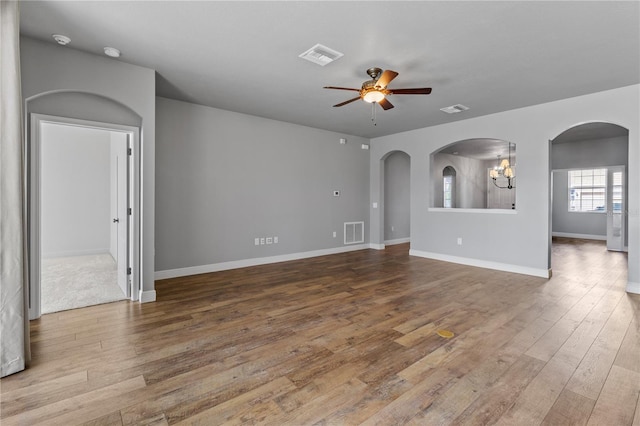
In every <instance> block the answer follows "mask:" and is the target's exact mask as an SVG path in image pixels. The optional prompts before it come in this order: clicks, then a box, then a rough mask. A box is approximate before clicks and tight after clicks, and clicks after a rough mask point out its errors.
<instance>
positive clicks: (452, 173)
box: [442, 166, 456, 209]
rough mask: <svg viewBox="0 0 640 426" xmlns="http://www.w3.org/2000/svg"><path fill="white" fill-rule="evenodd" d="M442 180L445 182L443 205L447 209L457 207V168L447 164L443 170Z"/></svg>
mask: <svg viewBox="0 0 640 426" xmlns="http://www.w3.org/2000/svg"><path fill="white" fill-rule="evenodd" d="M442 182H443V188H442V190H443V193H442V196H443V203H442V207H444V208H446V209H450V208H453V207H455V201H454V200H455V189H456V170H455V169H454V168H453V167H451V166H447V167H445V168H444V170H443V171H442Z"/></svg>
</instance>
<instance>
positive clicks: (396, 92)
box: [389, 87, 431, 95]
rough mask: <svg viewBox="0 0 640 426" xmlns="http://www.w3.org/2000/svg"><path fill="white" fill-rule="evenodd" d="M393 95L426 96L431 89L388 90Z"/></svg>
mask: <svg viewBox="0 0 640 426" xmlns="http://www.w3.org/2000/svg"><path fill="white" fill-rule="evenodd" d="M389 92H390V93H392V94H394V95H428V94H429V93H431V87H421V88H415V89H393V90H389Z"/></svg>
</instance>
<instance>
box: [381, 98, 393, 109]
mask: <svg viewBox="0 0 640 426" xmlns="http://www.w3.org/2000/svg"><path fill="white" fill-rule="evenodd" d="M378 103H379V104H380V106H381V107H382V109H383V110H385V111H386V110H388V109H391V108H393V104H392V103H391V102H389V101H388V100H387V98H384V99H382V100H381V101H378Z"/></svg>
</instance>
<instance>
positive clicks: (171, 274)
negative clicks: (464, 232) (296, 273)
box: [154, 244, 384, 280]
mask: <svg viewBox="0 0 640 426" xmlns="http://www.w3.org/2000/svg"><path fill="white" fill-rule="evenodd" d="M368 248H371V247H370V245H369V244H355V245H350V246H344V247H335V248H330V249H323V250H313V251H305V252H301V253H291V254H283V255H279V256H269V257H257V258H254V259H243V260H233V261H230V262H221V263H213V264H210V265H200V266H190V267H187V268H178V269H168V270H165V271H156V272H155V276H154V277H155V279H156V280H164V279H167V278H177V277H185V276H188V275H198V274H208V273H210V272H219V271H227V270H229V269H238V268H246V267H249V266H258V265H266V264H269V263H279V262H287V261H289V260H298V259H306V258H309V257H318V256H326V255H329V254H338V253H346V252H349V251H356V250H364V249H368ZM383 248H384V246H383Z"/></svg>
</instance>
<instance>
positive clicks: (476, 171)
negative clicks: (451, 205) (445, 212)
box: [431, 153, 487, 209]
mask: <svg viewBox="0 0 640 426" xmlns="http://www.w3.org/2000/svg"><path fill="white" fill-rule="evenodd" d="M432 157H433V162H432V168H431V170H432V175H431V176H432V177H431V182H432V191H433V192H432V194H433V204H432V207H442V206H443V197H444V194H443V184H444V183H443V179H442V171H443V170H444V168H445V167H447V166H451V167H453V168H454V169H455V171H456V191H455V194H456V195H455V197H456V200H455V206H456V208H462V209H484V208H487V168H486V162H485V161H482V160H475V159H473V158H467V157H461V156H459V155H451V154H443V153H436V154H433V156H432Z"/></svg>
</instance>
